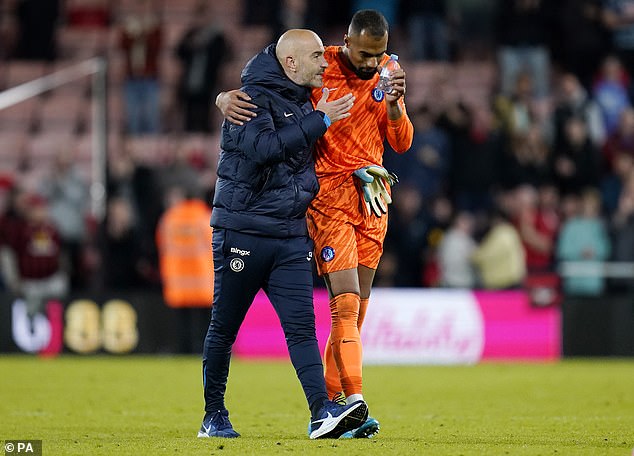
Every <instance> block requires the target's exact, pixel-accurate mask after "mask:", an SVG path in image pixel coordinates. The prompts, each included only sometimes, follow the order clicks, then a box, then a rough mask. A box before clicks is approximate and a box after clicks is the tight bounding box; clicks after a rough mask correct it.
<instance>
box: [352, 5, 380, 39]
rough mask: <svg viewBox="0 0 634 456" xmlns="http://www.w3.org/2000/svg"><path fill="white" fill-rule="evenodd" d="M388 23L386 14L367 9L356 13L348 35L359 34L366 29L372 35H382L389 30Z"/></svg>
mask: <svg viewBox="0 0 634 456" xmlns="http://www.w3.org/2000/svg"><path fill="white" fill-rule="evenodd" d="M388 28H389V27H388V23H387V20H386V19H385V16H383V14H381V13H380V12H378V11H376V10H371V9H365V10H359V11H357V12H356V13H354V16H352V20H351V21H350V26H349V27H348V35H359V34H360V33H361V31H363V30H365V31H366V32H367V33H369V34H370V36H374V37H382V36H383V35H385V34H386V33H387V32H388Z"/></svg>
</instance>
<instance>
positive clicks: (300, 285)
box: [198, 29, 368, 438]
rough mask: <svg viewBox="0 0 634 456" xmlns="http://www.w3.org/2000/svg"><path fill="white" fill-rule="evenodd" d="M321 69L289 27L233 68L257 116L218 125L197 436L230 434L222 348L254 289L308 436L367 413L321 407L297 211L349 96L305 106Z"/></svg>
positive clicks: (351, 424)
mask: <svg viewBox="0 0 634 456" xmlns="http://www.w3.org/2000/svg"><path fill="white" fill-rule="evenodd" d="M327 66H328V64H327V62H326V60H325V59H324V47H323V44H322V42H321V40H320V39H319V37H318V36H317V35H316V34H315V33H313V32H311V31H309V30H299V29H294V30H289V31H287V32H286V33H284V34H283V35H282V36H281V37H280V39H279V40H278V42H277V44H275V45H274V44H272V45H270V46H268V47H267V48H265V49H264V50H263V51H262V52H261V53H259V54H258V55H256V56H255V57H253V58H252V59H251V60H250V61H249V62H248V63H247V65H246V67H245V68H244V70H243V71H242V75H241V77H242V84H243V87H242V90H243V91H244V92H246V93H247V94H249V96H250V97H251V99H252V102H253V103H254V104H255V105H257V106H258V108H257V109H256V112H257V114H258V116H257V117H256V118H255V119H253V120H251V121H250V122H246V123H244V124H243V125H241V126H238V125H234V124H232V123H230V122H227V121H225V122H224V123H223V126H222V140H221V148H222V150H221V153H220V160H219V163H218V182H217V184H216V193H215V197H214V202H213V206H214V207H213V213H212V217H211V225H212V226H213V228H214V233H213V254H214V265H215V280H214V302H213V309H212V315H211V322H210V324H209V330H208V332H207V337H206V338H205V347H204V354H203V378H204V395H205V412H206V413H205V417H204V419H203V423H202V426H201V429H200V431H199V432H198V437H238V436H239V434H238V433H237V432H236V431H235V430H234V429H233V427H232V425H231V423H230V421H229V412H228V411H227V409H226V407H225V403H224V395H225V391H226V386H227V377H228V374H229V364H230V360H231V347H232V346H233V343H234V342H235V339H236V336H237V333H238V330H239V328H240V325H241V324H242V321H243V320H244V317H245V315H246V313H247V311H248V309H249V307H250V305H251V303H252V302H253V299H254V298H255V295H256V293H257V292H258V291H259V290H260V289H263V290H264V292H265V293H266V294H267V296H268V297H269V299H270V301H271V303H272V304H273V307H274V308H275V311H276V312H277V314H278V316H279V319H280V322H281V324H282V328H283V330H284V335H285V337H286V343H287V346H288V350H289V354H290V358H291V361H292V363H293V366H294V367H295V371H296V373H297V377H298V378H299V380H300V382H301V384H302V388H303V389H304V393H305V395H306V399H307V401H308V405H309V408H310V411H311V428H310V438H323V437H330V438H337V437H339V436H340V435H341V434H343V433H344V432H346V431H348V430H350V429H354V428H356V427H358V426H359V425H360V424H362V423H363V422H364V421H365V419H366V417H367V413H368V412H367V405H366V404H365V402H363V401H357V402H355V403H353V404H350V405H346V406H341V405H337V404H335V403H333V402H331V401H328V396H327V393H326V386H325V382H324V378H323V366H322V362H321V355H320V352H319V347H318V345H317V338H316V336H315V313H314V309H313V284H312V267H311V262H312V251H313V244H312V241H311V240H310V238H309V237H308V231H307V227H306V218H305V216H306V209H307V207H308V203H309V202H310V200H311V199H312V198H313V197H314V196H315V195H316V194H317V191H318V189H319V186H318V183H317V178H316V176H315V170H314V163H313V157H312V148H313V145H314V144H315V141H316V140H317V139H318V138H319V137H321V136H322V135H323V134H324V133H325V132H326V129H327V128H328V126H329V125H330V124H331V123H332V122H336V121H337V120H340V119H343V118H345V117H348V116H349V113H348V111H349V110H350V107H351V106H352V102H353V99H352V95H351V94H347V95H344V96H342V97H341V98H339V99H337V100H334V101H331V102H328V95H329V94H328V91H327V90H324V95H323V97H322V99H321V100H320V101H319V103H317V106H316V108H315V109H313V107H312V105H311V103H310V88H311V87H320V86H321V85H322V74H323V72H324V69H325V68H326V67H327Z"/></svg>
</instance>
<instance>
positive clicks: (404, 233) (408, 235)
mask: <svg viewBox="0 0 634 456" xmlns="http://www.w3.org/2000/svg"><path fill="white" fill-rule="evenodd" d="M392 196H393V204H392V207H391V210H390V213H389V216H390V229H389V235H386V238H385V247H384V255H383V256H381V262H380V264H379V270H381V273H382V274H385V273H386V272H389V267H390V266H391V265H390V264H389V262H390V260H391V259H392V258H393V259H394V260H395V262H396V266H395V267H394V269H395V271H394V272H395V273H394V275H393V278H392V284H393V285H392V286H395V287H420V286H421V285H422V278H423V274H422V270H423V261H424V258H425V249H426V248H427V230H428V223H427V220H426V213H425V207H424V204H425V198H424V197H423V195H422V194H421V193H420V191H419V189H418V188H417V187H416V185H415V183H414V182H412V181H404V182H403V183H402V184H399V189H398V192H396V193H394V194H393V195H392ZM385 253H389V255H390V258H388V259H387V260H386V259H385V258H384V256H385ZM384 261H387V262H388V264H387V265H383V262H384ZM377 274H379V271H377Z"/></svg>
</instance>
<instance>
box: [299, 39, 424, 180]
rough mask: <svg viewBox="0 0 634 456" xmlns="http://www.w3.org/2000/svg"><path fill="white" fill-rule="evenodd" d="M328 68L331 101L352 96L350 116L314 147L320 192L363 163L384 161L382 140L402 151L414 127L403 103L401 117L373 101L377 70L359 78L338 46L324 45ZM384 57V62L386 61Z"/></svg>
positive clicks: (317, 96)
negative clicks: (390, 116) (394, 117)
mask: <svg viewBox="0 0 634 456" xmlns="http://www.w3.org/2000/svg"><path fill="white" fill-rule="evenodd" d="M325 58H326V60H327V61H328V68H326V71H325V73H324V77H323V80H324V84H323V87H327V88H328V89H330V97H329V99H330V100H334V99H337V98H340V97H342V96H344V95H345V94H347V93H349V92H351V93H352V94H353V95H354V96H355V101H354V106H353V107H352V109H351V110H350V114H351V115H350V117H348V118H346V119H343V120H340V121H338V122H335V123H333V124H332V125H331V126H330V127H329V128H328V131H327V132H326V134H325V135H324V136H323V137H321V138H320V139H319V141H318V142H317V146H316V154H315V169H316V171H317V177H318V178H319V183H320V186H321V191H329V190H330V189H332V188H335V187H337V186H339V185H340V184H341V183H342V182H343V181H344V180H345V179H347V178H348V177H349V176H350V175H352V173H353V172H354V171H355V170H357V169H359V168H362V167H364V166H368V165H381V164H382V163H383V143H384V141H385V139H386V138H387V140H388V142H389V143H390V145H391V146H392V148H393V149H394V150H395V151H397V152H399V153H403V152H405V151H406V150H407V149H409V147H410V146H411V144H412V138H413V136H414V127H413V126H412V123H411V121H410V119H409V118H408V116H407V112H406V110H405V102H404V101H403V98H402V97H401V98H400V99H399V104H400V105H401V109H402V111H403V115H402V116H401V118H400V119H398V120H395V121H391V120H388V118H387V109H386V106H385V101H384V100H383V101H375V100H374V98H373V97H372V91H373V90H374V87H375V86H376V84H377V82H378V80H379V75H378V73H377V74H376V75H375V76H374V77H373V78H372V79H369V80H363V79H361V78H359V77H358V76H357V75H356V74H355V73H354V72H353V71H352V70H351V69H350V68H349V67H348V66H347V65H346V57H345V55H344V54H343V50H342V48H341V47H340V46H328V47H326V53H325ZM387 58H388V57H387V56H386V57H385V59H384V62H385V61H387ZM321 90H322V88H321V87H320V88H315V89H313V93H312V100H313V104H314V105H316V104H317V102H318V101H319V99H320V98H321V95H322V93H321Z"/></svg>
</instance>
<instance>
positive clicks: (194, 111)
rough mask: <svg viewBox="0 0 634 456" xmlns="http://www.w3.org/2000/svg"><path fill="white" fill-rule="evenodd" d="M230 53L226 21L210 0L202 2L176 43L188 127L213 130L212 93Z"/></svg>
mask: <svg viewBox="0 0 634 456" xmlns="http://www.w3.org/2000/svg"><path fill="white" fill-rule="evenodd" d="M228 53H229V49H228V44H227V41H226V39H225V35H224V33H223V31H222V25H221V24H220V23H219V22H218V21H217V19H215V17H214V16H213V14H212V10H211V8H210V6H209V2H207V1H201V2H199V3H198V4H197V5H196V8H195V9H194V11H193V13H192V21H191V23H190V24H189V27H188V28H187V30H186V31H185V34H184V35H183V36H182V37H181V39H180V41H179V42H178V45H177V46H176V55H177V56H178V58H179V60H180V63H181V67H182V71H181V80H180V84H179V87H178V94H179V98H180V102H181V105H182V107H183V111H184V119H185V131H187V132H203V133H210V132H211V131H212V123H211V119H210V112H211V100H212V94H214V93H216V84H217V83H218V75H219V74H220V69H221V68H222V66H223V65H224V63H225V61H226V60H227V57H228Z"/></svg>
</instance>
